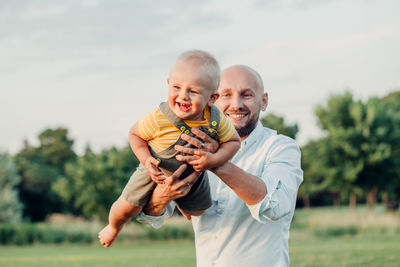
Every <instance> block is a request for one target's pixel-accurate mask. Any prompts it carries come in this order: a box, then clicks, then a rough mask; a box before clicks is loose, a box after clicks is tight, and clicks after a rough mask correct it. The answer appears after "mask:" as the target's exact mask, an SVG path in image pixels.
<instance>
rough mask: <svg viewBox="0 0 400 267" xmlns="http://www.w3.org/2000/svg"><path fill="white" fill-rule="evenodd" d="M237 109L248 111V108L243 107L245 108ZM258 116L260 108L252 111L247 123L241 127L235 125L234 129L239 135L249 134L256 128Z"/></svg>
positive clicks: (245, 135)
mask: <svg viewBox="0 0 400 267" xmlns="http://www.w3.org/2000/svg"><path fill="white" fill-rule="evenodd" d="M239 111H242V112H243V111H244V112H248V113H250V110H248V109H245V108H240V109H239ZM259 117H260V109H259V110H257V111H255V112H254V113H253V116H252V117H250V120H249V121H248V122H247V124H246V125H245V126H243V127H236V126H235V129H236V131H237V132H238V134H239V136H240V137H247V136H249V135H250V134H251V132H252V131H253V130H254V129H255V128H256V126H257V123H258V118H259Z"/></svg>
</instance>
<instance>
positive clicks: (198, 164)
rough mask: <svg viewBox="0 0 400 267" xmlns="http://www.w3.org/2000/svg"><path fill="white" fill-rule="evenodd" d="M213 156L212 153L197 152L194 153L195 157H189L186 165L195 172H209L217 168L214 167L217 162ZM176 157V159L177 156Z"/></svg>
mask: <svg viewBox="0 0 400 267" xmlns="http://www.w3.org/2000/svg"><path fill="white" fill-rule="evenodd" d="M214 155H215V154H213V153H209V152H206V151H200V150H198V151H196V153H195V155H193V156H191V157H190V159H189V160H188V161H187V163H189V164H190V165H192V166H193V169H194V170H195V171H196V172H202V171H205V170H210V169H212V168H215V167H217V166H216V162H217V160H216V158H215V156H214ZM179 156H180V155H179ZM176 157H177V159H178V155H177V156H176ZM178 160H179V159H178Z"/></svg>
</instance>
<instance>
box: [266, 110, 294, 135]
mask: <svg viewBox="0 0 400 267" xmlns="http://www.w3.org/2000/svg"><path fill="white" fill-rule="evenodd" d="M261 123H262V124H263V125H264V126H265V127H268V128H271V129H274V130H276V131H277V132H278V133H279V134H284V135H286V136H289V137H291V138H293V139H295V138H296V135H297V133H298V131H299V127H298V126H297V124H293V125H287V124H286V123H285V119H284V118H283V117H279V116H277V115H275V114H272V113H269V114H268V115H266V116H264V117H262V118H261Z"/></svg>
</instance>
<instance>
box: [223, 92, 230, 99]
mask: <svg viewBox="0 0 400 267" xmlns="http://www.w3.org/2000/svg"><path fill="white" fill-rule="evenodd" d="M221 97H223V98H227V97H230V94H228V93H226V94H221Z"/></svg>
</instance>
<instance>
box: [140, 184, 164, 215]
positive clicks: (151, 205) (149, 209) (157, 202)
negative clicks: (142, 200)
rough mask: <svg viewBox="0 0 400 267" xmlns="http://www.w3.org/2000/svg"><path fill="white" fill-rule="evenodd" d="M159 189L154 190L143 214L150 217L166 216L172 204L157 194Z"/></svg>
mask: <svg viewBox="0 0 400 267" xmlns="http://www.w3.org/2000/svg"><path fill="white" fill-rule="evenodd" d="M157 187H158V186H156V188H155V189H154V191H153V194H152V195H151V197H150V199H149V201H148V203H147V204H146V206H144V207H143V212H144V213H145V214H147V215H150V216H161V215H163V214H164V212H165V210H166V209H167V207H168V204H169V202H170V200H169V199H165V198H162V197H160V196H159V194H157V191H156V190H157Z"/></svg>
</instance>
